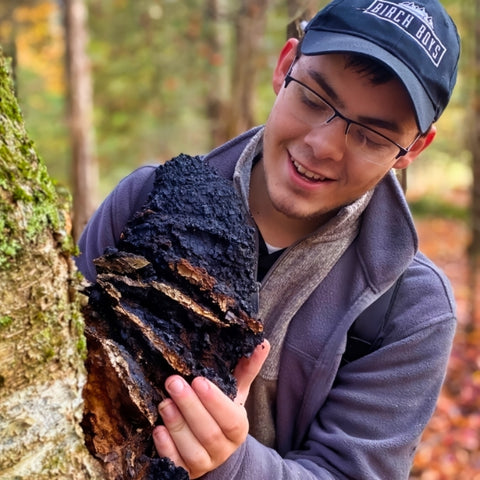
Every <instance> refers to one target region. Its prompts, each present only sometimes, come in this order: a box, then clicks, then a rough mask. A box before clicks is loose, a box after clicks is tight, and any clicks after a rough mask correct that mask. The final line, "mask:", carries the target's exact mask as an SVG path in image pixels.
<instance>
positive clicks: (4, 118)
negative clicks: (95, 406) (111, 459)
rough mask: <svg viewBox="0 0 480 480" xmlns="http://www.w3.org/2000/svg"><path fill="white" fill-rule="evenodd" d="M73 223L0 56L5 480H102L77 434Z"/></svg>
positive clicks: (0, 472) (79, 322) (0, 436)
mask: <svg viewBox="0 0 480 480" xmlns="http://www.w3.org/2000/svg"><path fill="white" fill-rule="evenodd" d="M68 218H69V200H68V199H67V198H63V197H60V196H59V195H58V194H57V192H56V190H55V186H54V184H53V182H52V180H51V179H50V177H49V176H48V172H47V169H46V167H45V165H44V164H43V162H42V161H41V159H40V158H39V157H38V155H37V153H36V152H35V148H34V145H33V142H32V141H31V140H30V139H29V138H28V135H27V132H26V130H25V126H24V124H23V119H22V115H21V112H20V109H19V106H18V103H17V101H16V99H15V96H14V94H13V88H12V83H11V80H10V75H9V72H8V67H7V63H6V61H5V60H4V59H3V57H2V56H1V52H0V291H1V292H2V295H1V296H0V479H13V478H15V479H29V480H43V479H45V480H46V479H52V478H53V479H56V478H58V479H66V480H68V479H79V480H82V479H87V478H89V479H90V478H102V477H101V476H100V475H99V474H98V472H97V470H96V466H95V462H94V461H93V459H92V458H91V457H90V455H89V454H88V452H87V450H86V448H85V446H84V440H83V437H82V433H81V429H80V428H79V422H80V420H81V416H82V410H83V405H82V388H83V384H84V382H85V372H84V357H85V353H86V351H85V340H84V336H83V319H82V317H81V315H80V310H79V308H80V307H79V303H80V299H79V295H78V278H77V275H76V273H75V270H74V268H73V263H72V260H71V253H72V252H73V250H74V247H73V242H72V240H71V236H70V235H69V233H68V231H69V228H68Z"/></svg>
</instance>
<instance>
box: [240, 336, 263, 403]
mask: <svg viewBox="0 0 480 480" xmlns="http://www.w3.org/2000/svg"><path fill="white" fill-rule="evenodd" d="M269 352H270V343H269V342H268V340H264V341H263V342H262V343H261V344H260V345H258V346H257V347H256V348H255V350H254V351H253V353H252V355H251V356H250V357H249V358H246V357H242V358H241V359H240V360H239V362H238V364H237V366H236V368H235V371H234V375H235V378H236V379H237V396H236V397H235V403H239V404H240V405H243V404H244V403H245V401H246V400H247V397H248V392H249V391H250V385H251V384H252V382H253V381H254V380H255V377H256V376H257V375H258V373H259V372H260V369H261V368H262V365H263V364H264V362H265V360H266V358H267V356H268V353H269Z"/></svg>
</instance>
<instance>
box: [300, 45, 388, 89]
mask: <svg viewBox="0 0 480 480" xmlns="http://www.w3.org/2000/svg"><path fill="white" fill-rule="evenodd" d="M302 40H303V38H302V39H300V41H299V43H298V47H297V53H296V57H295V58H296V59H298V58H300V57H301V56H302V52H301V45H302ZM339 53H341V54H343V55H344V57H345V67H346V68H351V69H352V70H355V71H356V72H357V73H359V74H361V75H365V76H366V77H368V78H369V79H370V81H371V82H372V83H373V84H374V85H381V84H383V83H387V82H389V81H390V80H392V79H393V78H395V73H393V71H392V70H390V68H388V67H387V66H386V65H384V64H383V63H381V62H379V61H378V60H376V59H374V58H372V57H369V56H368V55H362V54H361V53H349V52H339Z"/></svg>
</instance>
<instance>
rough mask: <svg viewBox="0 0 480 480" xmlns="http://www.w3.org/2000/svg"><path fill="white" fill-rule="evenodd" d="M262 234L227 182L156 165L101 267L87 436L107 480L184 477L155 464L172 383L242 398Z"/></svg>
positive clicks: (255, 329)
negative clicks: (198, 379) (210, 385)
mask: <svg viewBox="0 0 480 480" xmlns="http://www.w3.org/2000/svg"><path fill="white" fill-rule="evenodd" d="M254 235H255V232H254V229H253V228H252V227H250V226H248V224H247V221H246V217H245V213H244V210H243V207H242V205H241V202H240V200H239V199H238V197H237V195H236V194H235V192H234V190H233V187H232V185H231V181H228V180H226V179H223V178H222V177H220V176H219V175H217V174H216V172H215V171H214V170H213V169H212V168H210V167H208V166H207V165H206V164H205V163H204V162H203V161H202V160H201V159H200V158H198V157H189V156H186V155H180V156H179V157H176V158H175V159H173V160H171V161H169V162H167V163H166V164H164V165H162V166H160V167H158V168H157V171H156V179H155V184H154V188H153V190H152V193H151V194H150V197H149V199H148V201H147V203H146V204H145V206H144V207H143V208H142V209H141V210H140V211H139V212H137V213H136V214H135V215H134V216H133V218H132V219H131V220H130V221H129V222H128V224H127V226H126V228H125V230H124V232H123V233H122V235H121V239H120V242H119V244H118V246H117V248H115V249H114V248H110V249H108V250H107V251H106V252H105V254H104V255H103V256H102V257H100V258H99V259H96V260H95V265H96V268H97V281H96V282H95V284H93V285H91V286H90V287H89V288H88V294H89V305H88V307H87V309H86V312H85V313H86V315H85V316H86V335H87V340H88V358H87V370H88V381H87V386H86V387H85V391H84V397H85V400H86V406H85V415H84V420H83V427H84V431H85V436H86V441H87V446H89V449H90V451H91V452H92V453H94V454H95V455H96V456H97V457H98V458H99V459H101V460H102V461H103V464H104V468H105V471H106V472H107V475H108V478H111V479H120V478H124V479H125V478H126V479H128V478H138V479H147V478H162V477H159V476H158V475H159V474H158V471H159V470H160V471H161V470H162V469H163V470H165V473H164V478H165V479H167V478H178V479H181V478H182V475H184V474H185V471H183V470H181V469H174V470H178V475H179V476H178V477H175V476H171V472H170V473H168V476H167V471H166V465H168V463H165V462H164V461H163V460H162V463H159V459H154V456H155V452H154V448H153V445H152V442H151V431H152V428H153V426H154V425H155V424H156V423H157V422H158V421H159V418H158V414H157V405H158V403H159V402H160V401H161V399H162V398H163V397H164V396H165V395H166V392H165V391H164V390H163V383H164V381H165V379H166V378H167V376H169V375H171V374H172V373H175V372H177V373H180V374H182V375H183V376H184V377H186V378H187V379H191V378H193V377H195V376H199V375H201V376H205V377H207V378H209V379H210V380H212V381H213V382H214V383H216V384H217V385H218V386H219V387H220V388H221V389H222V390H223V391H224V392H225V393H226V394H227V395H229V396H230V397H231V398H233V397H234V396H235V394H236V383H235V379H234V377H233V375H232V371H233V369H234V367H235V365H236V363H237V362H238V360H239V358H240V357H241V356H248V355H250V354H251V353H252V351H253V349H254V348H255V347H256V346H257V345H258V344H259V343H261V341H262V339H263V337H262V326H261V323H260V322H259V321H258V320H257V319H256V312H257V294H258V284H257V282H256V280H255V277H256V271H255V258H256V252H255V237H254ZM169 468H171V466H170V467H169ZM153 471H155V472H156V473H155V475H153V474H152V473H148V472H153ZM183 478H186V477H183Z"/></svg>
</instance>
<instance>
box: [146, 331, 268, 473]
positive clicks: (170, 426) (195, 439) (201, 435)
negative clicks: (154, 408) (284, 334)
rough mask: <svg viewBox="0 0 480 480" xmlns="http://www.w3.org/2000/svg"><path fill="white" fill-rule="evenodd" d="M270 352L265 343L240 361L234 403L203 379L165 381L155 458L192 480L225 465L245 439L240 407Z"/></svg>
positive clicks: (244, 415)
mask: <svg viewBox="0 0 480 480" xmlns="http://www.w3.org/2000/svg"><path fill="white" fill-rule="evenodd" d="M269 351H270V344H269V343H268V342H267V341H265V342H264V343H263V344H261V345H259V346H258V347H257V348H256V349H255V350H254V352H253V354H252V355H251V357H250V358H248V359H247V358H242V359H241V360H240V361H239V363H238V365H237V368H236V369H235V377H236V379H237V382H238V394H237V398H236V399H235V401H232V400H231V399H230V398H229V397H228V396H227V395H225V394H224V393H223V392H222V391H221V390H220V389H219V388H218V387H217V386H216V385H214V384H213V383H212V382H210V381H209V380H207V379H206V378H203V377H197V378H195V379H194V380H193V382H192V385H191V386H190V385H189V384H188V383H187V382H186V381H185V380H184V379H183V378H182V377H180V376H178V375H173V376H172V377H169V378H168V379H167V381H166V382H165V387H166V389H167V391H168V393H169V394H170V398H168V399H166V400H164V401H163V402H162V403H161V404H160V405H159V413H160V415H161V417H162V420H163V423H164V426H159V427H156V428H155V430H154V433H153V439H154V443H155V447H156V449H157V451H158V454H159V455H160V456H162V457H169V458H170V459H171V460H172V461H173V462H174V463H175V464H176V465H177V466H181V467H183V468H184V469H185V470H187V472H188V473H189V475H190V478H192V479H195V478H199V477H200V476H202V475H204V474H205V473H206V472H209V471H211V470H213V469H215V468H217V467H218V466H219V465H220V464H222V463H224V462H225V461H226V460H227V458H228V457H230V455H232V453H233V452H234V451H235V450H236V449H237V448H238V447H239V446H240V445H241V444H242V443H243V442H244V441H245V439H246V437H247V435H248V427H249V425H248V419H247V413H246V411H245V408H244V407H243V404H244V402H245V400H246V398H247V396H248V391H249V389H250V385H251V383H252V382H253V380H254V379H255V377H256V376H257V374H258V372H259V371H260V369H261V367H262V365H263V363H264V361H265V359H266V357H267V355H268V352H269Z"/></svg>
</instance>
